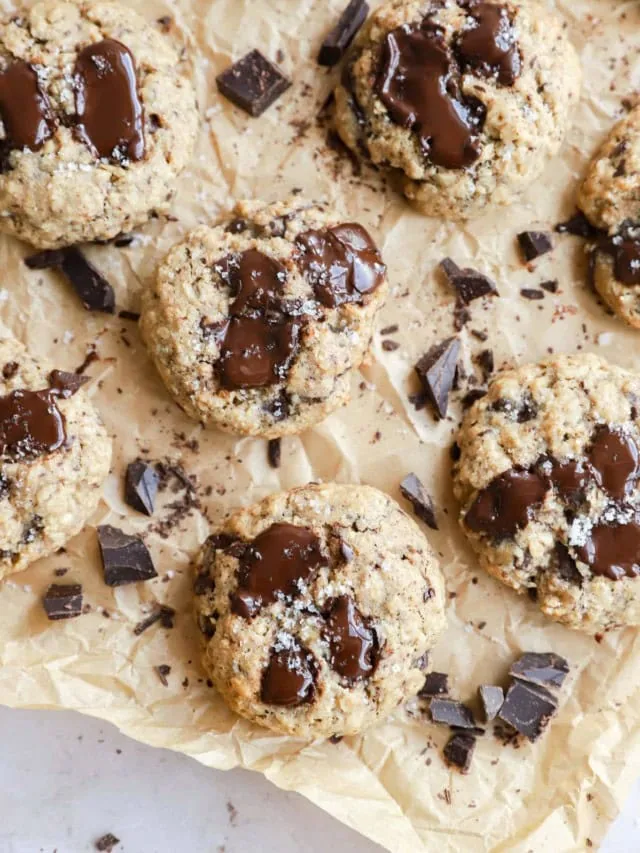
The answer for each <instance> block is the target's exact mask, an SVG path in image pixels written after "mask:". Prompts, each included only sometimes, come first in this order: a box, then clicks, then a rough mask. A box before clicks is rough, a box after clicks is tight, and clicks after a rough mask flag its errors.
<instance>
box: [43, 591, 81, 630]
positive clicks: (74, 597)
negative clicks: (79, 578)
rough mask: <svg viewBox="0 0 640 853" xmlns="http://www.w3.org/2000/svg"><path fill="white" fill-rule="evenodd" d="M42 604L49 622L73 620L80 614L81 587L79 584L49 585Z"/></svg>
mask: <svg viewBox="0 0 640 853" xmlns="http://www.w3.org/2000/svg"><path fill="white" fill-rule="evenodd" d="M42 604H43V605H44V609H45V611H46V614H47V618H48V619H51V621H55V620H57V619H73V617H74V616H80V614H81V613H82V586H81V585H80V584H79V583H69V584H57V583H54V584H51V586H50V587H49V589H48V590H47V591H46V593H45V596H44V598H43V599H42Z"/></svg>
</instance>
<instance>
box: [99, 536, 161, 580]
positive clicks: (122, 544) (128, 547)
mask: <svg viewBox="0 0 640 853" xmlns="http://www.w3.org/2000/svg"><path fill="white" fill-rule="evenodd" d="M98 542H99V543H100V553H101V554H102V565H103V568H104V582H105V583H106V584H107V586H122V585H124V584H127V583H138V582H139V581H147V580H151V578H155V577H157V576H158V573H157V572H156V570H155V568H154V566H153V561H152V560H151V555H150V554H149V551H148V550H147V546H146V545H145V544H144V542H143V541H142V539H140V538H139V537H138V536H129V534H128V533H124V532H123V531H122V530H119V529H118V528H117V527H112V526H111V525H110V524H103V525H101V526H100V527H98Z"/></svg>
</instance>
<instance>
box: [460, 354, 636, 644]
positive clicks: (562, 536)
mask: <svg viewBox="0 0 640 853" xmlns="http://www.w3.org/2000/svg"><path fill="white" fill-rule="evenodd" d="M458 445H459V448H460V455H459V459H458V461H457V462H456V463H455V465H454V472H453V476H454V490H455V494H456V497H457V498H458V500H459V501H460V504H461V513H460V521H461V523H462V527H463V529H464V532H465V533H466V534H467V536H468V537H469V540H470V542H471V544H472V546H473V548H474V549H475V551H476V553H477V555H478V558H479V560H480V563H481V565H482V566H483V567H484V568H485V569H486V570H487V571H488V572H489V573H490V574H492V575H494V577H496V578H498V579H499V580H501V581H503V583H505V584H507V585H508V586H510V587H512V588H513V589H515V590H517V591H518V592H520V593H528V594H529V595H530V596H531V598H532V599H534V600H536V601H537V603H538V606H539V607H540V609H541V610H542V611H543V613H545V614H546V615H547V616H549V617H551V618H552V619H555V620H557V621H558V622H563V623H564V624H565V625H568V626H569V627H571V628H576V629H582V630H585V631H606V630H608V629H610V628H615V627H619V626H624V625H639V624H640V482H639V479H640V461H639V455H640V450H639V448H640V377H639V376H637V375H635V374H633V373H630V372H628V371H627V370H623V369H622V368H620V367H616V366H614V365H611V364H608V363H607V362H606V361H604V360H603V359H600V358H598V357H597V356H595V355H558V356H554V357H553V358H551V359H549V360H548V361H544V362H542V363H541V364H530V365H526V366H524V367H519V368H516V369H514V370H507V371H504V372H502V373H499V374H498V375H497V376H496V377H495V379H494V380H493V381H492V382H491V383H490V385H489V388H488V392H487V395H486V396H485V397H483V398H482V399H481V400H479V401H477V402H476V403H475V404H474V405H473V406H472V407H471V409H469V411H468V412H467V413H466V415H465V417H464V419H463V422H462V426H461V428H460V433H459V436H458Z"/></svg>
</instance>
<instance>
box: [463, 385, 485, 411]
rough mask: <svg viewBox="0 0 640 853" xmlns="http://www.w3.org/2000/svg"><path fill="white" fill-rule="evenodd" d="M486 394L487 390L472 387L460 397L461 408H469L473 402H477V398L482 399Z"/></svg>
mask: <svg viewBox="0 0 640 853" xmlns="http://www.w3.org/2000/svg"><path fill="white" fill-rule="evenodd" d="M486 396H487V392H486V391H485V389H484V388H472V389H471V391H468V392H467V393H466V394H465V395H464V397H463V398H462V408H463V409H469V408H470V407H471V406H473V404H474V403H477V402H478V400H482V398H483V397H486Z"/></svg>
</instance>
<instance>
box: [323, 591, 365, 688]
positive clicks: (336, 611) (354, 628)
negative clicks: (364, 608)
mask: <svg viewBox="0 0 640 853" xmlns="http://www.w3.org/2000/svg"><path fill="white" fill-rule="evenodd" d="M324 634H325V637H326V639H327V640H328V642H329V649H330V654H329V663H330V664H331V668H332V669H333V670H335V672H337V673H338V675H341V676H342V677H343V678H344V679H345V680H346V681H348V682H351V683H353V682H355V681H360V680H362V679H363V678H368V677H369V676H370V675H371V674H372V672H373V670H374V669H375V665H376V663H377V650H378V642H377V637H376V633H375V631H374V630H373V629H372V628H370V627H369V625H368V620H367V619H365V618H364V617H363V616H362V614H361V613H360V611H359V610H358V608H357V607H356V605H355V603H354V601H353V600H352V599H351V598H350V597H349V596H348V595H341V596H340V598H336V599H335V600H334V601H333V602H332V603H331V607H330V609H329V613H328V615H327V627H326V629H325V632H324Z"/></svg>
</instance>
